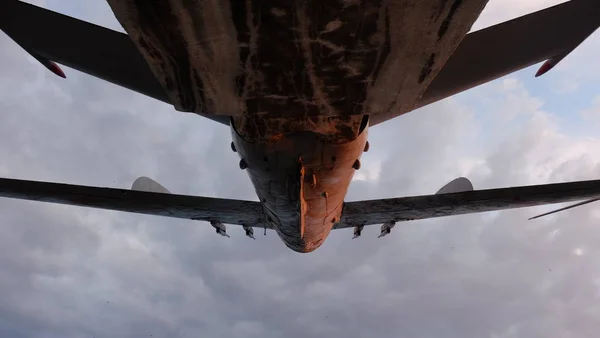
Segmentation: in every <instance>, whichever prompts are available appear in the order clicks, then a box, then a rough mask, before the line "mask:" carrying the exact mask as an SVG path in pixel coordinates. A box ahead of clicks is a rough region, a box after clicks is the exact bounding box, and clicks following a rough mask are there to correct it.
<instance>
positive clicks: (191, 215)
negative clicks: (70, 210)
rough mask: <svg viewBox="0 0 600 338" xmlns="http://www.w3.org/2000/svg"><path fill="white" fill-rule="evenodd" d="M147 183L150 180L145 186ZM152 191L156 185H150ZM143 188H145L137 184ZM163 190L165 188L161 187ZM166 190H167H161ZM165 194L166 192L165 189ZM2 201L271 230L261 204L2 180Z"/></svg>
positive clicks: (0, 179) (0, 188) (0, 190)
mask: <svg viewBox="0 0 600 338" xmlns="http://www.w3.org/2000/svg"><path fill="white" fill-rule="evenodd" d="M144 181H145V182H146V183H148V180H147V179H143V180H142V182H144ZM150 186H151V189H156V185H153V184H151V185H150ZM136 187H144V184H136ZM161 187H162V186H161ZM162 189H164V188H162ZM165 190H166V189H165ZM0 197H8V198H16V199H24V200H32V201H40V202H50V203H59V204H67V205H76V206H82V207H92V208H99V209H108V210H116V211H125V212H133V213H139V214H146V215H156V216H165V217H175V218H183V219H191V220H196V221H208V222H213V223H224V224H237V225H242V226H244V227H258V228H268V229H270V228H271V225H270V223H268V222H266V220H265V217H264V212H263V209H262V206H261V204H260V203H259V202H254V201H242V200H232V199H223V198H211V197H198V196H186V195H175V194H166V193H159V192H147V191H137V190H128V189H114V188H99V187H88V186H81V185H71V184H62V183H50V182H36V181H25V180H15V179H7V178H0Z"/></svg>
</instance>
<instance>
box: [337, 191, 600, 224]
mask: <svg viewBox="0 0 600 338" xmlns="http://www.w3.org/2000/svg"><path fill="white" fill-rule="evenodd" d="M464 180H466V179H464ZM455 181H456V180H455ZM455 181H453V182H451V183H449V184H448V185H447V186H446V187H448V186H451V185H452V183H455ZM467 181H468V180H467ZM455 186H459V189H457V190H454V192H445V191H448V190H447V189H445V188H446V187H444V188H442V189H441V190H440V191H439V192H438V193H437V194H435V195H424V196H412V197H401V198H388V199H379V200H368V201H357V202H346V203H345V204H344V210H343V214H342V219H341V221H340V223H338V224H337V225H336V227H335V228H336V229H343V228H350V227H358V228H359V229H358V230H359V235H360V229H361V228H362V227H363V226H365V225H371V224H383V227H382V235H384V234H383V231H384V229H385V228H386V226H387V227H388V228H391V227H393V226H394V224H395V222H401V221H410V220H418V219H426V218H433V217H444V216H453V215H462V214H471V213H479V212H486V211H496V210H505V209H514V208H523V207H531V206H538V205H545V204H554V203H563V202H570V201H577V200H583V199H589V198H597V197H600V180H593V181H579V182H569V183H555V184H543V185H531V186H521V187H511V188H500V189H489V190H472V185H470V183H469V184H467V185H465V184H463V185H462V187H460V185H455ZM388 230H389V229H388ZM355 234H356V233H355Z"/></svg>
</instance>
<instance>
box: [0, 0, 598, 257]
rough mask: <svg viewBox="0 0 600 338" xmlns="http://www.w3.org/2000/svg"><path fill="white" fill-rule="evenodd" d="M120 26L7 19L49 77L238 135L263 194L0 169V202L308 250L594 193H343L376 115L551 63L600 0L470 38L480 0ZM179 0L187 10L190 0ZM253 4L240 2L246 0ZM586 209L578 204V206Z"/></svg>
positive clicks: (6, 28) (162, 15)
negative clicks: (175, 221) (37, 176)
mask: <svg viewBox="0 0 600 338" xmlns="http://www.w3.org/2000/svg"><path fill="white" fill-rule="evenodd" d="M107 1H108V4H109V5H110V7H111V9H112V11H113V13H114V14H115V17H116V18H117V20H118V21H119V23H120V24H121V25H122V26H123V28H124V30H125V31H126V33H120V32H117V31H113V30H110V29H107V28H104V27H101V26H97V25H94V24H91V23H88V22H85V21H82V20H78V19H75V18H72V17H69V16H66V15H63V14H60V13H56V12H53V11H50V10H46V9H43V8H41V7H37V6H34V5H31V4H27V3H24V2H21V1H19V0H3V1H2V2H1V3H0V29H1V30H2V31H3V32H4V33H5V34H6V35H8V36H9V37H10V38H11V39H12V40H13V41H14V42H15V43H17V44H18V45H20V46H21V47H22V48H23V49H24V50H25V51H26V52H28V53H29V54H30V55H31V56H33V57H34V58H35V59H36V60H38V61H39V62H40V63H41V64H42V65H43V66H45V67H46V68H48V69H49V70H50V71H52V72H53V73H54V74H56V75H58V76H60V77H63V78H66V75H65V73H64V72H63V71H62V69H61V68H60V66H59V65H58V64H61V65H65V66H67V67H70V68H73V69H75V70H78V71H81V72H84V73H87V74H89V75H92V76H95V77H98V78H101V79H104V80H106V81H108V82H111V83H113V84H116V85H119V86H122V87H125V88H128V89H130V90H133V91H135V92H138V93H140V94H143V95H146V96H149V97H152V98H154V99H157V100H159V101H163V102H165V103H167V104H171V105H172V106H173V107H174V109H176V110H178V111H181V112H188V113H194V114H197V115H200V116H203V117H206V118H208V119H210V120H213V121H215V122H217V123H219V124H222V125H225V126H228V127H229V128H230V131H231V137H232V142H231V144H230V148H231V151H233V152H236V153H237V154H238V155H239V158H240V161H239V163H238V165H239V167H240V169H241V170H245V171H246V172H247V173H248V176H249V178H250V180H251V181H252V184H253V186H254V189H255V191H256V194H257V197H258V201H244V200H233V199H220V198H213V197H198V196H186V195H177V194H172V193H170V192H169V191H168V190H167V189H166V188H164V187H163V186H162V185H160V184H159V183H157V182H155V181H153V180H152V179H150V178H147V177H140V178H139V179H137V180H136V181H135V182H134V183H133V185H132V187H131V189H116V188H102V187H89V186H78V185H69V184H63V183H50V182H37V181H28V180H16V179H9V178H1V179H0V196H2V197H6V198H17V199H25V200H35V201H42V202H51V203H61V204H68V205H76V206H83V207H94V208H102V209H109V210H117V211H123V212H133V213H141V214H149V215H159V216H166V217H176V218H183V219H191V220H199V221H206V222H208V223H210V224H211V225H212V227H214V229H215V231H216V233H217V234H220V235H223V236H227V237H229V234H228V233H227V228H226V226H225V224H230V225H238V226H241V227H242V228H243V229H244V231H245V233H246V236H248V237H250V238H254V229H255V228H256V229H264V231H265V234H266V231H267V230H275V231H276V233H277V234H278V235H279V237H280V238H281V240H282V241H283V243H284V244H285V245H286V246H287V247H288V248H290V249H291V250H293V251H296V252H300V253H308V252H313V251H315V250H316V249H317V248H319V247H320V246H321V245H322V244H323V243H324V241H325V239H326V238H327V237H328V235H329V234H330V232H331V230H338V229H345V228H353V229H354V230H353V233H354V238H356V237H359V236H360V235H361V232H362V231H363V228H364V227H365V226H369V225H375V224H381V231H380V234H379V236H380V237H383V236H386V235H388V234H390V233H391V230H392V228H393V227H394V226H395V224H396V223H398V222H402V221H409V220H419V219H426V218H432V217H442V216H451V215H459V214H468V213H478V212H487V211H494V210H504V209H511V208H522V207H528V206H537V205H545V204H552V203H562V202H569V201H581V200H585V199H588V201H585V202H582V203H589V202H590V201H593V200H598V199H600V180H591V181H579V182H569V183H556V184H544V185H533V186H521V187H508V188H499V189H488V190H474V189H473V185H472V184H471V182H470V181H469V180H468V179H466V178H464V177H459V178H457V179H455V180H453V181H451V182H450V183H448V184H447V185H445V186H444V187H442V188H441V189H440V190H439V191H438V192H437V193H435V194H432V195H423V196H409V197H400V198H387V199H377V200H364V201H350V202H348V201H345V197H346V193H347V190H348V187H349V185H350V183H351V180H352V177H353V175H354V173H355V171H357V170H360V167H361V162H360V157H361V155H362V154H363V153H364V152H366V151H368V150H369V143H368V137H367V136H368V131H369V128H370V127H372V126H375V125H377V124H381V123H384V122H386V121H388V120H390V119H392V118H396V117H398V116H400V115H402V114H405V113H408V112H410V111H413V110H415V109H417V108H420V107H423V106H426V105H428V104H431V103H433V102H436V101H439V100H442V99H444V98H447V97H450V96H452V95H455V94H457V93H460V92H463V91H466V90H468V89H470V88H473V87H475V86H478V85H481V84H483V83H486V82H488V81H491V80H494V79H497V78H499V77H501V76H504V75H507V74H510V73H512V72H514V71H517V70H520V69H523V68H526V67H529V66H532V65H535V64H537V63H540V62H543V61H546V62H545V63H544V64H543V65H542V66H541V68H540V69H539V70H538V72H537V73H536V77H537V76H541V75H542V74H544V73H546V72H548V71H549V70H550V69H551V68H552V67H555V66H556V64H558V62H559V61H560V60H562V59H564V58H565V57H566V56H567V55H568V54H569V53H571V52H572V51H573V50H574V49H576V48H577V47H578V46H579V45H580V44H581V43H582V42H583V41H584V40H586V39H587V38H588V37H589V36H590V35H591V34H592V33H593V32H595V31H596V29H597V28H598V26H600V6H597V4H596V1H594V0H571V1H567V2H564V3H561V4H559V5H556V6H552V7H549V8H546V9H543V10H540V11H538V12H535V13H531V14H528V15H525V16H522V17H519V18H516V19H513V20H510V21H506V22H504V23H500V24H497V25H494V26H491V27H488V28H485V29H481V30H478V31H474V32H469V30H470V29H471V26H472V24H473V23H474V21H475V20H476V19H477V18H478V16H479V14H480V12H481V11H482V10H483V8H484V7H485V6H486V4H487V0H462V1H461V0H454V1H445V0H429V1H422V0H396V1H390V2H383V1H380V0H365V1H353V0H346V1H321V2H312V1H306V0H300V1H289V2H288V1H276V2H273V3H272V5H271V6H266V5H265V4H262V5H261V6H259V5H258V2H254V1H226V0H223V1H217V2H215V1H196V2H185V1H150V0H149V1H144V2H141V1H133V0H107ZM184 3H185V5H184ZM247 6H248V7H247ZM582 203H578V205H579V204H582Z"/></svg>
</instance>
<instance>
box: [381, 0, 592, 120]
mask: <svg viewBox="0 0 600 338" xmlns="http://www.w3.org/2000/svg"><path fill="white" fill-rule="evenodd" d="M599 26H600V6H598V3H597V1H596V0H571V1H568V2H565V3H562V4H559V5H556V6H553V7H549V8H546V9H543V10H541V11H538V12H534V13H532V14H528V15H525V16H522V17H519V18H516V19H513V20H510V21H506V22H503V23H500V24H497V25H495V26H491V27H488V28H485V29H482V30H479V31H475V32H472V33H469V34H467V35H466V36H465V38H464V39H463V40H462V41H461V43H460V44H459V45H458V47H457V48H456V50H455V51H454V53H453V54H452V56H450V58H449V59H448V61H447V62H446V64H444V66H443V67H442V69H441V70H440V72H439V73H438V74H437V76H436V77H435V78H434V79H433V81H432V82H431V83H430V85H429V87H427V89H426V91H425V93H424V94H423V96H422V97H421V99H420V101H419V102H418V103H417V106H416V107H415V109H416V108H420V107H423V106H426V105H428V104H431V103H433V102H436V101H439V100H442V99H444V98H447V97H450V96H452V95H455V94H458V93H460V92H463V91H465V90H468V89H471V88H473V87H476V86H478V85H481V84H483V83H486V82H489V81H492V80H495V79H497V78H500V77H502V76H504V75H507V74H510V73H512V72H515V71H518V70H520V69H523V68H526V67H529V66H532V65H534V64H536V63H539V62H542V61H544V60H553V59H555V58H557V57H558V59H560V58H561V57H564V55H565V54H568V53H570V52H571V51H572V50H574V49H575V48H576V47H577V46H579V45H580V44H581V43H582V42H583V41H584V40H585V39H587V38H588V37H589V36H590V35H591V34H592V33H593V32H594V31H596V29H597V28H598V27H599ZM549 65H552V64H549ZM538 74H540V73H539V72H538ZM396 116H397V114H396V113H395V112H390V113H389V114H377V115H374V116H372V117H371V125H372V126H373V125H376V124H379V123H382V122H385V121H387V120H389V119H392V118H394V117H396Z"/></svg>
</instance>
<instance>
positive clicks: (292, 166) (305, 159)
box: [231, 120, 368, 252]
mask: <svg viewBox="0 0 600 338" xmlns="http://www.w3.org/2000/svg"><path fill="white" fill-rule="evenodd" d="M365 121H366V120H365ZM367 127H368V124H367V122H365V124H364V126H363V128H362V131H361V132H360V133H359V134H358V137H356V138H355V139H354V140H352V141H349V142H343V143H332V142H328V141H325V140H322V139H321V138H320V137H319V135H318V134H316V133H314V132H310V131H303V132H296V133H292V134H287V135H281V136H280V137H279V138H277V139H273V140H264V141H262V142H247V141H245V140H244V139H243V137H242V136H241V135H240V134H238V132H237V131H236V130H235V126H234V124H233V123H232V127H231V133H232V138H233V144H234V149H235V150H236V151H237V153H238V155H239V156H240V167H241V168H243V169H245V170H246V171H247V172H248V175H249V176H250V179H251V181H252V184H253V185H254V188H255V190H256V194H257V195H258V198H259V199H260V202H261V203H262V205H263V208H264V211H265V214H266V215H267V219H268V220H269V221H270V222H272V223H273V226H274V228H275V229H276V231H277V233H278V234H279V236H280V237H281V239H282V240H283V241H284V243H285V244H286V245H287V246H288V247H289V248H291V249H292V250H294V251H297V252H311V251H313V250H315V249H317V248H318V247H319V246H321V245H322V244H323V242H324V240H325V238H327V236H328V235H329V232H330V231H331V229H332V227H333V226H334V225H335V224H336V223H337V222H339V221H340V218H341V213H342V207H343V203H344V198H345V196H346V193H347V191H348V186H349V185H350V182H351V180H352V177H353V175H354V172H355V171H356V169H357V168H358V167H359V164H360V162H359V158H360V156H361V154H362V152H363V150H364V149H365V145H366V142H367Z"/></svg>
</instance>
